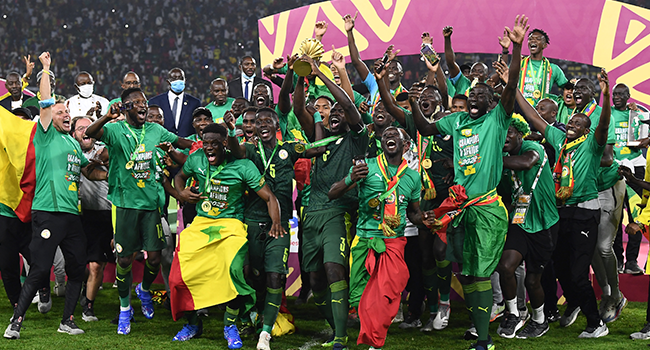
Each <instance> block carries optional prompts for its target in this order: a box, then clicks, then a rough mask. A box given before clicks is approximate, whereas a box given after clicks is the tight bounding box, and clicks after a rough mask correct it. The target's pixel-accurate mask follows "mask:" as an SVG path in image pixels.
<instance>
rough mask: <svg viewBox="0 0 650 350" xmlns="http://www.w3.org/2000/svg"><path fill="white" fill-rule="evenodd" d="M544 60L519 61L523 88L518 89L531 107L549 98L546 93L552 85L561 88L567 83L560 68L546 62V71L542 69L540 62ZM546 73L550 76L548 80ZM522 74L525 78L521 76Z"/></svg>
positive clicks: (525, 59)
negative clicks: (526, 63) (547, 64)
mask: <svg viewBox="0 0 650 350" xmlns="http://www.w3.org/2000/svg"><path fill="white" fill-rule="evenodd" d="M545 60H546V58H544V59H543V60H533V59H532V58H531V59H527V58H524V59H522V60H521V66H522V69H521V71H520V72H519V74H520V78H522V77H523V78H524V79H523V87H522V86H520V89H521V92H522V94H523V95H524V98H526V100H528V102H529V103H530V104H531V105H533V107H534V106H536V105H537V102H539V100H541V99H544V98H547V97H549V95H550V94H549V93H547V91H550V90H551V87H553V84H554V83H555V84H557V86H563V85H564V84H566V83H567V81H568V80H567V78H566V77H565V76H564V72H563V71H562V68H560V67H558V66H557V65H556V64H554V63H550V62H548V63H549V67H548V71H547V70H546V69H543V68H542V62H544V61H545ZM526 61H527V62H528V67H525V66H526V65H525V62H526ZM544 66H546V65H544ZM548 73H550V75H551V76H550V79H549V76H548ZM524 74H525V76H523V75H524ZM520 82H521V79H520ZM547 84H548V86H546V85H547ZM564 123H566V122H564Z"/></svg>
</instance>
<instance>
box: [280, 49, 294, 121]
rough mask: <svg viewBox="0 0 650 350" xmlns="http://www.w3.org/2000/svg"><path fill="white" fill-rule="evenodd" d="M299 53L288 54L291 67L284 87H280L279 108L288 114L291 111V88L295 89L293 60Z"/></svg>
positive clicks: (285, 78) (286, 75)
mask: <svg viewBox="0 0 650 350" xmlns="http://www.w3.org/2000/svg"><path fill="white" fill-rule="evenodd" d="M297 58H298V55H297V54H296V55H293V56H287V62H289V67H288V70H287V74H285V76H284V81H283V82H282V87H281V88H280V94H279V96H278V109H279V110H280V112H282V113H284V114H287V113H289V112H291V90H292V89H293V62H295V61H296V59H297Z"/></svg>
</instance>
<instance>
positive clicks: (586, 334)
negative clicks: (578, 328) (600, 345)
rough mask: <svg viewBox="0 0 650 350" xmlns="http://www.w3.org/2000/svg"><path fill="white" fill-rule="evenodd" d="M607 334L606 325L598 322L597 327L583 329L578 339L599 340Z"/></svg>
mask: <svg viewBox="0 0 650 350" xmlns="http://www.w3.org/2000/svg"><path fill="white" fill-rule="evenodd" d="M607 334H609V329H608V328H607V325H606V324H605V323H604V322H603V321H600V324H599V325H598V327H589V326H587V328H585V330H584V331H583V332H582V333H580V335H579V336H578V338H600V337H604V336H606V335H607Z"/></svg>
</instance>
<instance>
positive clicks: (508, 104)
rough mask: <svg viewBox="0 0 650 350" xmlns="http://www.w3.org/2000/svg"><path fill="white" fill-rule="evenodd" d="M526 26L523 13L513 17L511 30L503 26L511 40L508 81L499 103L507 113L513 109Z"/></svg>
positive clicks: (526, 21)
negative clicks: (513, 22)
mask: <svg viewBox="0 0 650 350" xmlns="http://www.w3.org/2000/svg"><path fill="white" fill-rule="evenodd" d="M528 27H529V26H528V18H527V17H526V16H525V15H521V16H517V17H515V26H514V27H513V28H512V31H511V30H510V28H508V27H506V28H505V30H506V32H507V33H508V37H509V38H510V40H511V41H512V61H510V73H509V75H508V82H507V84H506V86H505V87H504V88H503V92H502V93H501V105H503V109H505V111H506V113H508V114H511V113H512V111H514V109H515V98H516V92H517V84H518V82H519V70H520V69H521V43H523V42H524V38H525V37H526V33H527V32H528Z"/></svg>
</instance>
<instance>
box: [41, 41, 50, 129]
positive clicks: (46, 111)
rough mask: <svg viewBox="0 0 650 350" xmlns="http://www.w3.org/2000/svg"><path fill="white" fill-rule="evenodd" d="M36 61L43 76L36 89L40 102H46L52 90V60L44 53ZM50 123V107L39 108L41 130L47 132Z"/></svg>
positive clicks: (47, 53)
mask: <svg viewBox="0 0 650 350" xmlns="http://www.w3.org/2000/svg"><path fill="white" fill-rule="evenodd" d="M38 59H39V60H40V61H41V64H42V65H43V76H42V77H41V85H39V87H38V89H39V91H40V93H41V96H42V100H47V99H49V98H50V97H52V90H51V87H50V78H51V77H50V64H51V63H52V58H51V57H50V53H49V52H47V51H45V52H43V53H42V54H41V55H40V56H38ZM51 122H52V107H51V106H49V107H45V108H41V111H40V118H39V123H41V126H42V127H43V130H47V128H48V127H49V126H50V123H51Z"/></svg>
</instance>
